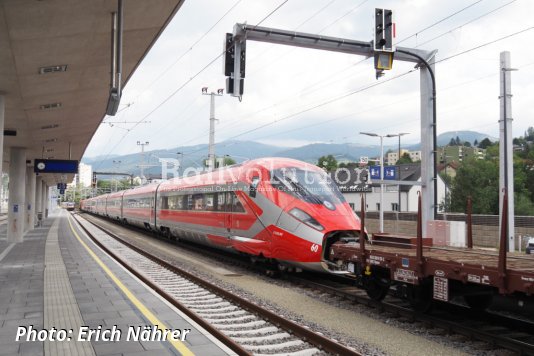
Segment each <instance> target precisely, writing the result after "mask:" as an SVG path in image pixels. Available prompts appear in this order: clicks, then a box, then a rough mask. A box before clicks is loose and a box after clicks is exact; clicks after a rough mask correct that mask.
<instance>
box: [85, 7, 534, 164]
mask: <svg viewBox="0 0 534 356" xmlns="http://www.w3.org/2000/svg"><path fill="white" fill-rule="evenodd" d="M375 7H381V8H389V9H392V10H393V11H394V14H395V15H394V16H395V22H396V29H397V38H396V41H397V43H399V46H403V47H410V48H419V49H424V50H434V49H436V50H438V53H437V57H436V59H437V60H438V61H439V60H443V59H445V60H444V61H442V62H440V63H438V64H436V78H437V95H438V99H437V103H438V115H437V117H438V133H440V132H445V131H455V130H474V131H479V132H483V133H487V134H490V135H492V136H494V137H498V136H499V126H498V120H499V101H498V96H499V54H500V52H502V51H510V52H511V62H512V67H513V68H517V69H518V71H517V72H513V74H512V93H513V115H512V116H513V118H514V121H513V131H514V135H515V136H518V135H521V134H522V133H523V132H524V130H525V129H526V128H527V127H528V126H533V125H534V105H532V103H533V102H534V94H533V93H534V80H532V78H533V77H534V49H533V43H534V41H533V40H534V29H533V26H534V22H533V21H532V16H531V14H532V13H534V1H531V0H471V1H467V0H448V1H436V0H389V1H373V0H367V1H364V0H217V1H214V0H186V1H185V3H184V5H183V6H182V8H181V9H180V10H179V12H178V13H177V14H176V16H175V17H174V19H173V20H172V22H171V23H170V24H169V26H168V27H167V29H166V30H165V32H164V33H163V34H162V36H161V37H160V39H159V40H158V42H157V43H156V45H155V46H154V48H153V49H152V51H151V52H150V53H149V55H148V56H147V57H146V58H145V60H144V61H143V63H142V64H141V66H140V67H139V68H138V69H137V71H136V73H135V74H134V76H133V77H132V79H131V80H130V82H129V83H128V84H127V86H126V88H125V90H124V92H123V97H122V102H121V103H122V105H121V108H120V112H119V113H118V114H117V116H115V117H106V118H105V120H104V122H106V121H113V122H127V123H124V124H113V126H111V125H109V124H105V123H104V124H102V125H101V127H100V129H99V130H98V131H97V133H96V134H95V136H94V137H93V140H92V142H91V144H90V145H89V147H88V148H87V150H86V152H85V156H86V157H92V156H97V155H111V154H128V153H135V152H138V151H139V147H138V146H137V145H136V142H137V141H149V142H150V145H149V146H148V147H147V149H149V150H151V149H159V148H172V147H179V146H181V145H185V146H188V145H194V144H201V143H207V142H208V132H209V102H210V100H209V97H208V96H203V95H201V88H202V87H205V86H207V87H209V88H210V90H214V91H215V90H216V89H218V88H224V86H225V77H224V75H223V73H222V58H221V57H219V56H220V54H221V52H222V44H223V39H224V34H225V33H226V32H232V29H233V26H234V24H235V23H237V22H241V23H243V22H246V23H248V24H251V25H256V24H258V23H259V22H261V21H262V20H263V22H261V26H265V27H273V28H278V29H284V30H292V31H293V30H294V31H299V32H308V33H313V34H321V35H327V36H335V37H341V38H347V39H354V40H362V41H370V40H371V39H372V35H373V33H372V28H373V23H374V8H375ZM277 8H278V9H277ZM275 9H277V10H276V11H274V12H273V10H275ZM269 14H270V16H269ZM266 17H267V18H266ZM527 29H528V30H527ZM523 30H526V31H523ZM520 31H523V32H521V33H518V32H520ZM516 33H518V34H516ZM509 35H511V36H510V37H508V38H505V39H502V40H499V39H501V38H503V37H505V36H509ZM493 41H496V42H494V43H492V44H488V45H485V44H487V43H490V42H493ZM481 45H485V46H482V47H481V48H478V49H474V50H473V51H469V52H466V53H464V54H461V53H463V52H465V51H468V50H470V49H473V48H476V47H478V46H481ZM457 54H459V55H457ZM455 55H457V56H455ZM451 56H453V58H450V59H447V58H448V57H451ZM210 63H211V64H210ZM393 67H394V68H393V70H391V71H388V72H387V73H386V75H385V76H384V77H382V78H380V79H379V80H378V81H377V80H376V78H375V71H374V68H373V61H372V59H366V58H364V57H361V56H357V55H347V54H341V53H334V52H326V51H318V50H310V49H299V48H294V47H287V46H280V45H271V44H265V43H258V42H253V41H249V42H247V71H246V79H245V93H244V96H243V101H242V102H239V101H238V100H237V98H235V97H232V96H229V95H224V96H222V97H217V98H216V117H217V119H218V120H219V121H218V124H217V125H216V142H217V143H218V145H217V147H216V151H217V152H222V151H224V141H225V140H228V139H238V140H253V141H258V142H263V143H268V144H275V145H279V146H300V145H304V144H308V143H314V142H323V143H324V142H326V143H328V142H334V143H343V142H351V143H360V144H377V143H378V142H376V139H373V138H371V137H366V136H361V135H359V134H358V133H359V132H360V131H368V132H377V133H379V134H388V133H397V132H409V133H410V135H407V136H404V137H403V142H406V143H416V142H419V140H420V128H419V127H420V123H419V112H420V96H419V95H420V94H419V72H418V71H413V72H412V73H408V74H406V75H403V74H405V73H407V72H409V71H410V70H412V69H413V63H402V62H399V61H397V62H395V63H394V65H393ZM401 75H402V76H401ZM396 76H399V77H398V78H396V79H393V80H391V78H393V77H396ZM380 82H383V83H380ZM377 83H380V84H379V85H376V86H373V87H371V88H369V86H371V85H374V84H377ZM351 92H357V93H355V94H353V95H349V96H346V97H344V98H342V99H339V100H333V99H337V98H340V97H343V96H344V95H346V94H347V93H351ZM329 101H331V103H330V104H325V105H320V104H322V103H325V102H329ZM316 106H317V108H315V107H316ZM130 122H138V123H139V124H133V123H130ZM260 127H261V128H260ZM392 140H393V139H392ZM385 143H386V144H387V142H385ZM394 143H395V142H392V143H391V144H394ZM221 150H222V151H221ZM244 156H246V154H244Z"/></svg>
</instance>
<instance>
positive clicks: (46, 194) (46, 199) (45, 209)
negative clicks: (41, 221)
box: [44, 185, 50, 218]
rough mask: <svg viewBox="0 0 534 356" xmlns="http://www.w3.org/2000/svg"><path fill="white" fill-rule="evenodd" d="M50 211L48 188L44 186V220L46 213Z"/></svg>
mask: <svg viewBox="0 0 534 356" xmlns="http://www.w3.org/2000/svg"><path fill="white" fill-rule="evenodd" d="M49 210H50V187H49V186H47V185H45V206H44V211H45V218H47V217H48V211H49Z"/></svg>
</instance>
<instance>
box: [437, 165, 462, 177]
mask: <svg viewBox="0 0 534 356" xmlns="http://www.w3.org/2000/svg"><path fill="white" fill-rule="evenodd" d="M458 167H460V165H459V163H458V162H454V161H453V162H447V163H440V164H438V173H442V172H443V173H445V175H447V176H448V177H451V178H454V177H456V171H457V170H458Z"/></svg>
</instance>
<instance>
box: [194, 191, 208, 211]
mask: <svg viewBox="0 0 534 356" xmlns="http://www.w3.org/2000/svg"><path fill="white" fill-rule="evenodd" d="M204 207H205V203H204V194H193V210H204Z"/></svg>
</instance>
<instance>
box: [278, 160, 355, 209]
mask: <svg viewBox="0 0 534 356" xmlns="http://www.w3.org/2000/svg"><path fill="white" fill-rule="evenodd" d="M271 184H272V185H273V186H274V187H275V188H277V189H279V190H282V191H284V192H287V193H289V194H291V195H293V196H295V197H297V198H299V199H301V200H304V201H306V202H308V203H312V204H324V205H325V206H326V207H327V208H329V209H331V210H333V209H335V205H337V204H339V203H344V202H345V198H344V197H343V195H342V194H341V192H340V191H339V189H338V188H337V186H336V184H335V183H334V182H333V181H332V179H330V177H329V176H328V175H326V174H325V173H321V172H316V171H307V170H303V169H300V168H280V169H275V170H273V171H271Z"/></svg>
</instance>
